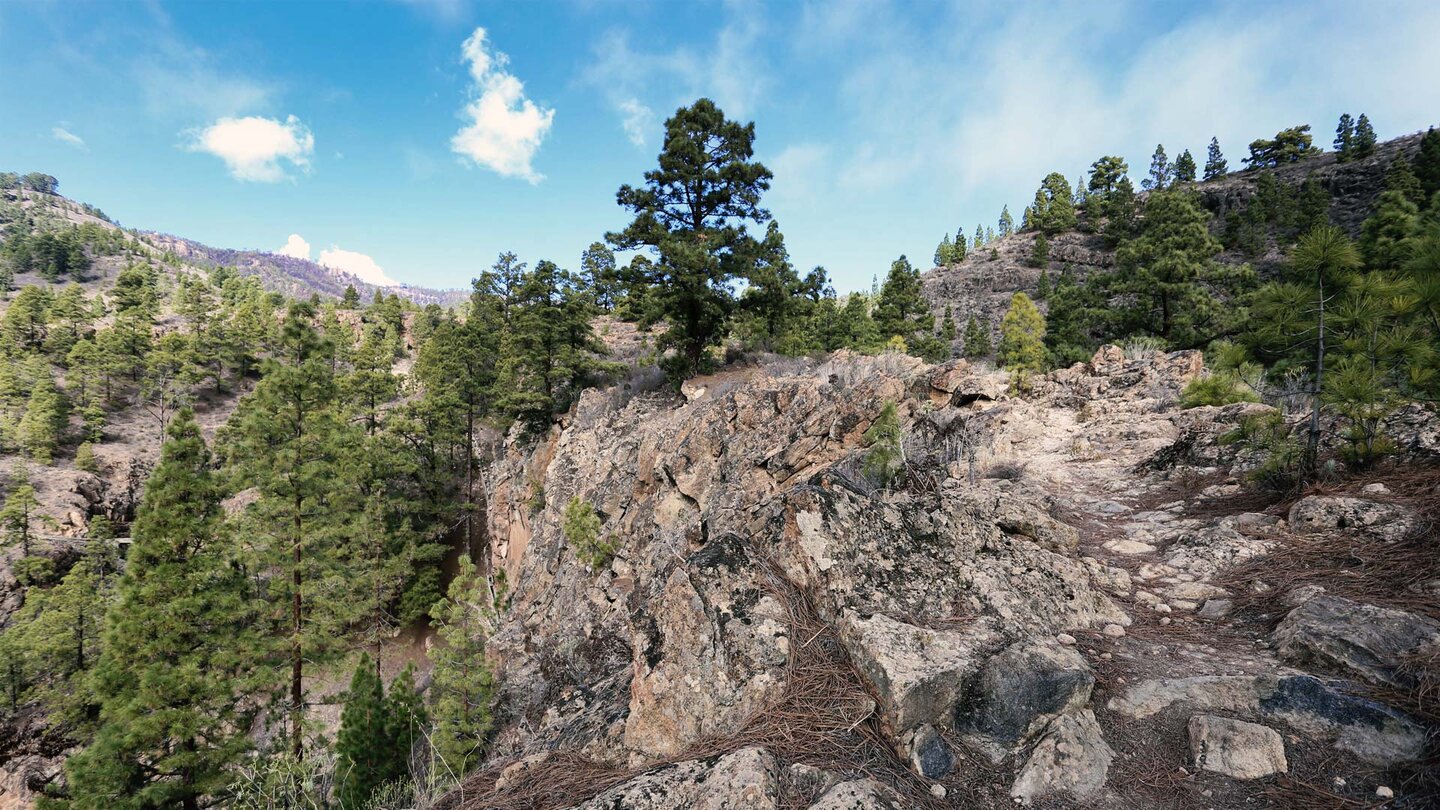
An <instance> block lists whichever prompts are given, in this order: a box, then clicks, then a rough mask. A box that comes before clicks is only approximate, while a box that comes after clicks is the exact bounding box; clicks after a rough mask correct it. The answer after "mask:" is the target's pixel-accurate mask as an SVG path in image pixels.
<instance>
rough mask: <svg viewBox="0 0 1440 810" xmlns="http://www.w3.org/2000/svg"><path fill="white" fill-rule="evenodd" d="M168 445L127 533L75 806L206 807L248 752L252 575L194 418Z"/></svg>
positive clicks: (184, 420) (174, 427)
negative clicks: (229, 530) (227, 528)
mask: <svg viewBox="0 0 1440 810" xmlns="http://www.w3.org/2000/svg"><path fill="white" fill-rule="evenodd" d="M168 435H169V441H167V442H166V443H165V445H164V447H163V449H162V451H161V456H160V462H159V464H158V465H157V466H156V468H155V471H154V473H152V474H151V476H150V480H149V482H148V484H147V485H146V489H145V498H144V500H143V501H142V504H141V506H140V510H139V513H138V514H137V516H136V518H135V523H134V525H133V526H132V527H131V540H132V542H131V546H130V551H129V554H128V556H127V558H126V564H125V573H124V576H122V577H121V579H120V582H119V585H118V589H117V591H118V592H117V597H116V601H115V605H114V607H113V608H112V609H111V610H110V612H109V614H108V615H107V617H106V620H105V631H104V651H103V652H102V653H101V656H100V661H99V663H98V664H97V666H96V669H95V676H94V677H95V684H96V692H97V694H98V695H99V696H100V700H101V706H100V712H99V716H100V727H99V730H98V732H97V733H96V736H95V742H94V743H93V744H92V745H91V746H90V747H89V748H88V749H86V750H85V751H84V752H83V753H81V754H79V755H78V756H76V757H74V758H72V759H71V760H70V762H68V763H67V765H66V770H67V772H68V773H69V775H70V791H71V796H72V799H73V801H72V806H74V807H76V808H78V809H79V810H99V809H100V808H111V807H119V808H135V810H139V809H140V808H152V807H182V808H198V807H201V806H204V804H202V799H205V798H206V797H214V796H218V795H223V793H224V791H225V787H226V785H227V784H228V783H229V781H230V779H231V770H232V766H233V765H234V764H235V762H236V761H237V760H238V758H239V757H240V756H241V755H242V754H243V753H244V752H245V750H246V749H247V748H248V747H249V745H250V740H249V736H248V732H249V728H250V714H249V712H250V711H252V710H251V709H250V708H248V706H249V705H250V704H249V701H248V700H247V699H246V697H247V694H246V693H247V691H248V688H247V687H248V686H249V685H250V683H251V681H252V677H253V673H254V667H255V666H256V661H255V657H254V656H255V649H256V647H255V645H256V643H257V642H256V639H255V638H254V636H253V634H252V630H251V627H252V625H253V623H254V617H253V613H252V609H251V605H252V604H253V602H252V601H251V598H250V593H249V588H250V584H249V580H248V578H247V577H246V575H245V572H244V570H243V569H241V568H240V567H239V566H237V565H236V564H235V559H234V554H233V552H232V549H231V547H230V544H229V540H228V538H227V537H226V535H225V532H224V529H223V526H222V523H221V510H220V499H221V490H220V488H219V487H218V486H217V485H216V483H215V482H214V480H213V479H212V477H211V473H210V464H209V460H210V457H209V453H208V452H207V451H206V449H205V444H204V442H203V440H202V439H201V438H200V429H199V427H198V426H197V425H196V423H195V420H194V418H193V416H192V414H191V413H190V412H189V411H188V410H186V411H182V412H181V413H180V414H178V415H177V416H176V418H175V419H174V420H173V421H172V422H171V424H170V428H169V430H168Z"/></svg>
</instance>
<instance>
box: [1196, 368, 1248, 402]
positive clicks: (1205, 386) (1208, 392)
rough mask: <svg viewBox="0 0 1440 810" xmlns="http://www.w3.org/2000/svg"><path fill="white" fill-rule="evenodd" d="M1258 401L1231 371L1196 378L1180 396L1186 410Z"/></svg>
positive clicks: (1242, 381) (1243, 382) (1246, 385)
mask: <svg viewBox="0 0 1440 810" xmlns="http://www.w3.org/2000/svg"><path fill="white" fill-rule="evenodd" d="M1259 401H1260V396H1259V395H1258V394H1256V393H1255V390H1254V389H1252V388H1251V387H1250V386H1249V385H1248V384H1246V383H1245V381H1244V380H1241V379H1240V377H1239V375H1237V374H1235V373H1234V372H1232V371H1217V372H1214V373H1212V374H1207V375H1205V376H1204V377H1196V378H1195V379H1193V380H1191V381H1190V384H1189V385H1187V386H1185V390H1184V391H1183V392H1182V393H1181V394H1180V404H1181V405H1182V406H1184V407H1186V408H1199V407H1202V406H1205V405H1230V404H1233V403H1236V402H1259Z"/></svg>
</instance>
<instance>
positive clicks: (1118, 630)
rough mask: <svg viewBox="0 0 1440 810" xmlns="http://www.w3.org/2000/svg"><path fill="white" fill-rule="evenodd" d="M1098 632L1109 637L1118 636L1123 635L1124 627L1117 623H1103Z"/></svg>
mask: <svg viewBox="0 0 1440 810" xmlns="http://www.w3.org/2000/svg"><path fill="white" fill-rule="evenodd" d="M1100 632H1102V633H1104V634H1105V635H1107V636H1109V637H1110V638H1120V637H1122V636H1124V635H1125V628H1123V627H1121V626H1120V625H1118V624H1107V625H1105V629H1104V630H1101V631H1100Z"/></svg>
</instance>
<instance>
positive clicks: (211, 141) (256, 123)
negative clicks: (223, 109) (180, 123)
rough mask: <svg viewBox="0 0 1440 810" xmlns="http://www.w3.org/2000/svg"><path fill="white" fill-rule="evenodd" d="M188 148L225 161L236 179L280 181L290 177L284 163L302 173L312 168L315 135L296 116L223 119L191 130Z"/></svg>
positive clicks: (260, 181)
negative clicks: (311, 160) (311, 159)
mask: <svg viewBox="0 0 1440 810" xmlns="http://www.w3.org/2000/svg"><path fill="white" fill-rule="evenodd" d="M187 148H188V149H189V150H190V151H192V152H206V153H208V154H211V155H214V156H216V157H218V158H220V159H221V160H223V161H225V165H226V167H228V168H229V169H230V175H231V176H232V177H234V178H235V179H236V180H243V181H248V182H258V183H278V182H280V181H281V180H286V179H290V177H291V175H290V174H289V172H287V171H286V168H285V166H284V165H282V164H289V165H290V167H292V168H295V169H299V170H300V171H302V172H308V171H309V170H310V156H311V155H312V154H313V153H314V151H315V136H313V135H311V134H310V130H309V128H307V127H306V126H305V125H304V124H302V123H301V122H300V119H298V118H296V117H295V116H293V115H292V116H290V117H288V118H286V119H285V120H284V121H278V120H276V119H273V118H261V117H259V116H249V117H246V118H222V119H220V120H219V121H216V122H215V123H213V124H211V125H210V126H208V127H205V128H204V129H201V130H198V131H193V132H191V133H190V143H189V144H188V145H187Z"/></svg>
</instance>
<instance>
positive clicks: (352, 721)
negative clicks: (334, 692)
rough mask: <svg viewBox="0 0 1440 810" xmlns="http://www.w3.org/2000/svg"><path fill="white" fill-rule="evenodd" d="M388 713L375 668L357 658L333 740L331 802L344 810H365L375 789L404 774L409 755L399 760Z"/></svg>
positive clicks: (407, 751)
mask: <svg viewBox="0 0 1440 810" xmlns="http://www.w3.org/2000/svg"><path fill="white" fill-rule="evenodd" d="M389 709H390V707H389V705H388V704H387V702H386V700H385V688H384V685H383V684H382V683H381V681H380V676H379V675H378V674H377V673H376V671H375V664H374V663H373V662H372V661H371V660H370V657H369V656H366V655H362V656H360V663H359V664H358V665H357V666H356V667H355V675H354V676H353V677H352V678H351V679H350V688H349V690H347V691H346V693H345V708H344V709H342V710H341V712H340V733H339V734H338V735H337V737H336V740H335V777H336V783H337V784H336V788H335V798H336V799H337V800H338V801H339V804H340V807H342V808H363V807H365V806H366V804H367V803H368V802H369V801H370V795H371V794H372V793H374V792H375V789H376V788H377V787H379V786H381V785H383V784H385V783H386V782H388V781H390V780H392V779H395V778H397V777H399V776H402V775H404V774H405V772H406V766H407V764H408V756H409V753H410V751H409V748H408V747H407V748H406V749H405V754H404V756H403V757H401V756H399V755H398V746H397V741H396V739H395V736H394V733H395V731H396V728H395V723H394V721H393V720H392V719H391V718H390V712H389Z"/></svg>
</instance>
